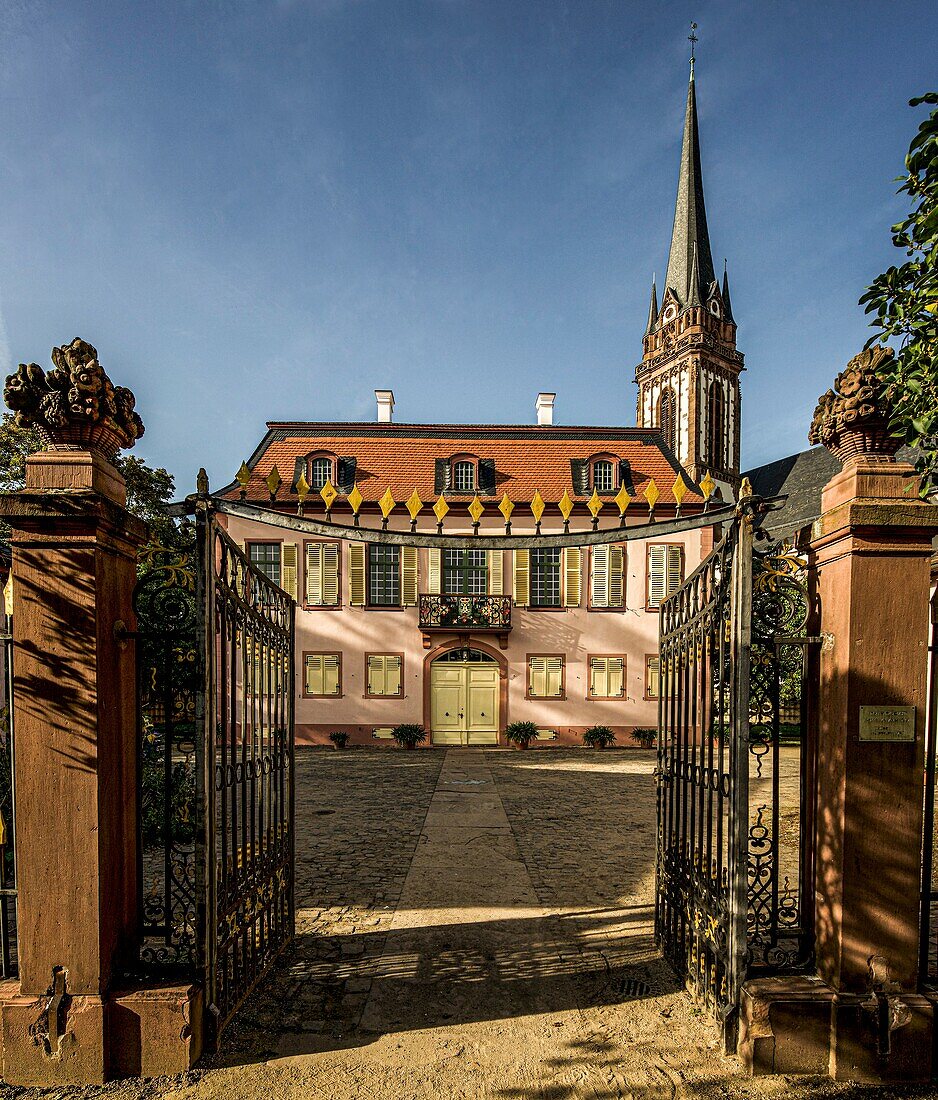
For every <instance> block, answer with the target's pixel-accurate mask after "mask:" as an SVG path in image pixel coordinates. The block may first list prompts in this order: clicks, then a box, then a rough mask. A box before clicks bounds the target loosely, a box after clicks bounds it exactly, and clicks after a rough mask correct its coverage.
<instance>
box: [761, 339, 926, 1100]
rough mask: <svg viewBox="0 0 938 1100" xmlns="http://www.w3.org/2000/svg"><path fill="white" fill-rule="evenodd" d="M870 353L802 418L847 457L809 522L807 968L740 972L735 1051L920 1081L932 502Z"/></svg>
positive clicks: (853, 1074)
mask: <svg viewBox="0 0 938 1100" xmlns="http://www.w3.org/2000/svg"><path fill="white" fill-rule="evenodd" d="M876 354H878V353H877V352H873V353H866V354H865V355H864V356H859V357H857V359H856V360H853V361H852V362H851V364H850V365H849V366H848V369H847V371H845V372H844V374H842V375H841V376H840V377H839V378H838V380H837V389H838V391H842V392H838V393H837V394H834V393H830V394H828V395H826V397H825V398H822V404H821V405H820V406H819V409H818V413H816V414H815V424H814V426H813V428H812V435H813V437H814V438H812V442H819V441H820V442H824V443H825V444H827V445H828V446H829V447H830V449H831V450H833V451H834V452H835V453H836V454H838V456H839V457H840V458H841V459H842V461H843V466H844V468H843V470H842V471H841V472H840V473H839V474H837V475H836V476H835V477H834V478H832V479H831V481H830V482H829V483H828V484H827V486H826V487H825V489H824V491H823V495H822V501H821V515H820V517H819V519H818V520H817V521H816V522H815V524H814V528H813V531H812V536H813V539H812V549H813V552H814V558H815V564H816V567H817V570H818V591H819V599H820V609H821V634H822V638H823V641H822V645H821V658H820V685H819V697H818V714H819V730H818V760H817V777H818V778H817V789H816V799H817V801H816V835H815V838H814V842H815V853H816V879H815V907H816V920H815V944H816V962H817V973H816V975H814V976H811V977H806V978H799V979H772V980H764V981H754V982H750V983H747V986H746V990H745V998H744V1004H743V1028H742V1041H741V1053H742V1055H743V1057H744V1058H745V1059H746V1060H747V1061H748V1062H749V1064H750V1066H751V1067H752V1068H753V1069H754V1071H756V1072H767V1071H768V1072H773V1071H774V1072H814V1073H818V1072H826V1073H829V1074H830V1076H832V1077H834V1078H835V1079H838V1080H869V1081H888V1080H908V1081H914V1080H928V1079H929V1078H930V1076H931V1067H932V1006H931V1003H930V1002H929V1001H928V1000H926V999H925V998H924V997H922V996H920V994H919V974H918V946H919V921H920V909H919V896H920V886H921V881H920V880H921V852H922V823H923V816H922V810H923V799H922V794H923V784H922V779H923V775H924V756H925V743H924V742H925V704H926V686H927V685H926V680H927V648H928V635H929V580H930V575H929V558H930V555H931V550H932V539H933V537H934V535H935V533H936V531H938V507H935V506H933V505H929V504H926V503H924V502H923V501H921V500H919V499H918V498H917V496H916V490H917V483H916V479H915V475H914V470H913V468H912V467H911V466H909V465H907V464H905V463H898V462H896V461H895V458H894V457H893V454H894V451H895V449H896V446H897V444H896V442H895V441H894V440H893V439H892V438H891V437H890V436H889V434H888V431H887V430H886V428H885V420H884V418H883V416H882V414H881V412H879V411H877V410H876V408H875V401H874V399H873V397H872V393H873V392H875V388H874V387H873V386H872V384H871V379H870V377H869V374H870V372H872V370H873V369H874V367H875V362H874V361H873V360H874V359H875V356H876ZM858 393H859V394H860V398H859V399H857V398H856V397H855V396H854V395H856V394H858ZM844 394H849V395H851V397H850V398H849V399H848V398H847V397H844V396H843V395H844ZM864 395H865V396H864ZM861 405H862V408H860V406H861ZM845 411H846V412H853V414H854V415H852V416H845V415H844V412H845ZM824 429H826V431H825V430H824Z"/></svg>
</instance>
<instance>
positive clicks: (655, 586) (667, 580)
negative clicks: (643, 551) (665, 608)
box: [645, 542, 684, 611]
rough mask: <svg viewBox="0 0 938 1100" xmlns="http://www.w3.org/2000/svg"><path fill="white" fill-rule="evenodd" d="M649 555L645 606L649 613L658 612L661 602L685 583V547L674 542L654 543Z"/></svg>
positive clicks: (650, 547) (649, 549) (649, 548)
mask: <svg viewBox="0 0 938 1100" xmlns="http://www.w3.org/2000/svg"><path fill="white" fill-rule="evenodd" d="M647 553H648V576H647V588H646V597H647V598H646V601H645V606H646V608H647V610H649V611H657V610H658V606H659V605H660V603H661V601H662V600H664V599H667V597H668V596H670V595H671V594H672V593H673V592H676V591H677V590H678V589H679V588H680V587H681V585H682V584H683V583H684V547H683V546H681V545H680V544H679V543H674V542H670V543H668V542H660V543H652V544H651V545H650V546H649V547H648V551H647Z"/></svg>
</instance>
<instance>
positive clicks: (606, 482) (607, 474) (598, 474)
mask: <svg viewBox="0 0 938 1100" xmlns="http://www.w3.org/2000/svg"><path fill="white" fill-rule="evenodd" d="M593 488H594V489H595V490H596V492H597V493H611V492H613V491H614V490H615V473H614V467H613V464H612V463H611V462H610V461H609V460H608V459H604V458H602V459H599V460H598V461H596V462H594V463H593Z"/></svg>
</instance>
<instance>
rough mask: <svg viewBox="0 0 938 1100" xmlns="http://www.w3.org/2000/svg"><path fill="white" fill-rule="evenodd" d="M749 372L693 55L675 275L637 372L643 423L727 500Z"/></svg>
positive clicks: (672, 265) (671, 259)
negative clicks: (720, 257) (707, 201)
mask: <svg viewBox="0 0 938 1100" xmlns="http://www.w3.org/2000/svg"><path fill="white" fill-rule="evenodd" d="M743 369H744V368H743V357H742V354H741V353H740V352H738V351H737V350H736V322H735V321H734V319H733V310H732V306H731V305H730V291H729V280H728V279H727V275H726V268H725V265H724V270H723V285H722V287H721V286H720V284H719V283H718V281H717V277H716V274H715V273H714V270H713V257H712V256H711V253H710V235H709V233H708V232H707V213H706V210H705V208H704V193H703V178H702V176H701V171H700V140H699V136H698V132H697V96H696V91H695V88H694V59H693V56H691V63H690V83H689V86H688V89H687V112H686V115H685V117H684V143H683V147H682V149H681V171H680V178H679V179H678V185H677V203H676V206H675V210H674V229H673V231H672V233H671V252H670V254H669V256H668V270H667V275H666V276H665V281H664V286H663V287H662V296H661V304H660V306H659V304H658V293H657V287H656V286H655V284H654V282H653V283H652V287H651V306H650V308H649V311H648V326H647V328H646V329H645V340H644V354H643V356H642V361H641V363H640V364H639V366H638V367H637V368H636V370H635V381H636V383H637V384H638V421H637V422H638V426H639V427H640V428H652V427H660V428H661V430H662V433H663V434H664V438H665V441H666V442H667V443H668V444H669V445H670V447H671V449H672V450H673V451H674V453H675V454H676V456H677V458H678V461H679V462H680V463H681V465H682V466H683V467H684V468H685V469H686V470H687V472H688V473H689V474H690V476H691V477H692V478H693V479H694V480H695V481H698V482H699V481H700V479H701V478H702V477H703V476H704V475H705V474H706V473H707V472H708V471H709V472H710V474H711V475H712V477H713V479H714V481H716V482H717V483H718V484H722V485H723V486H724V495H725V496H730V495H732V494H730V493H727V492H726V489H730V490H733V489H735V488H736V486H737V485H738V484H739V411H740V410H739V376H740V374H741V373H742V371H743Z"/></svg>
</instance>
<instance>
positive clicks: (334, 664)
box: [303, 653, 342, 695]
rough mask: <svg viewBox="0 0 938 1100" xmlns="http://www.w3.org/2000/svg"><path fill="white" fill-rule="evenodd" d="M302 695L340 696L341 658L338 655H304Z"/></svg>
mask: <svg viewBox="0 0 938 1100" xmlns="http://www.w3.org/2000/svg"><path fill="white" fill-rule="evenodd" d="M303 664H304V666H305V667H304V681H303V688H304V692H303V693H304V695H341V694H342V657H341V655H340V654H338V653H304V654H303Z"/></svg>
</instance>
